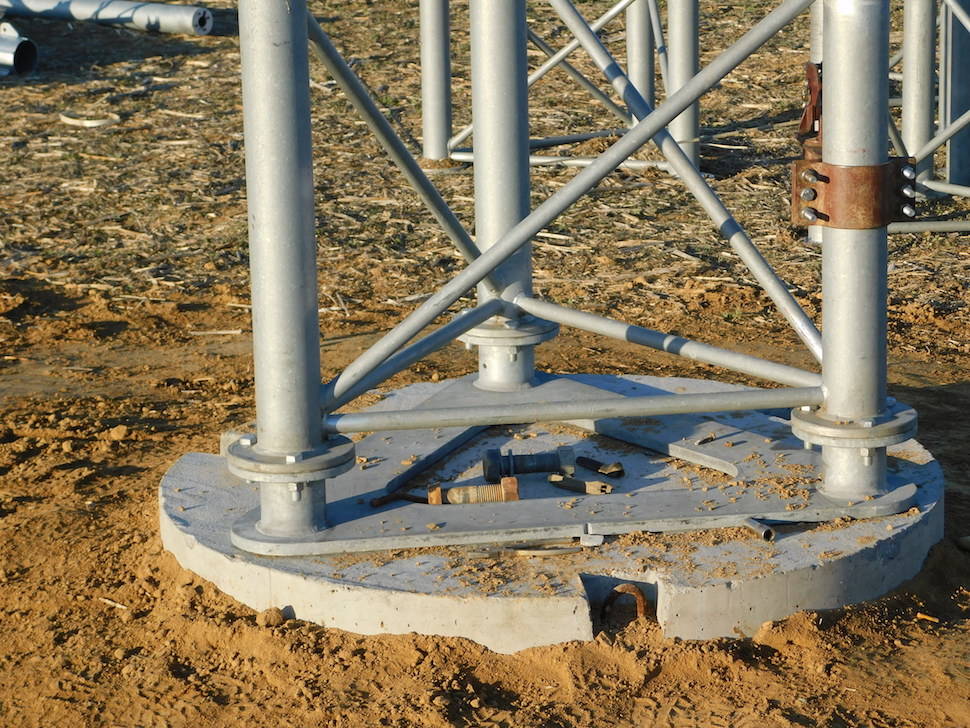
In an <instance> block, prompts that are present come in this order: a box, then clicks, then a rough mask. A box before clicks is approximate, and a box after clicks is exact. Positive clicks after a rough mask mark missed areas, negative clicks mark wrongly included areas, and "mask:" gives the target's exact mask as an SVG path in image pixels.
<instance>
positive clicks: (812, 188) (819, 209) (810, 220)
mask: <svg viewBox="0 0 970 728" xmlns="http://www.w3.org/2000/svg"><path fill="white" fill-rule="evenodd" d="M912 164H913V160H911V159H906V158H893V159H891V160H890V161H889V162H887V163H886V164H878V165H868V166H857V167H847V166H842V165H837V164H827V163H825V162H821V161H813V160H807V159H802V160H798V161H796V162H795V163H794V165H793V167H792V216H791V222H792V224H793V225H799V226H805V225H820V226H822V227H834V228H842V229H848V230H867V229H871V228H878V227H884V226H885V225H887V224H889V223H890V222H893V221H896V220H905V219H907V215H906V214H905V213H904V212H903V208H904V207H905V206H907V205H912V204H913V201H912V200H911V199H908V198H907V197H906V196H904V195H903V192H902V189H903V187H904V186H906V184H907V180H906V178H905V177H904V176H903V172H902V170H903V169H904V168H905V167H908V166H912Z"/></svg>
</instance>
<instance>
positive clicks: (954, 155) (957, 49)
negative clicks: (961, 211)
mask: <svg viewBox="0 0 970 728" xmlns="http://www.w3.org/2000/svg"><path fill="white" fill-rule="evenodd" d="M950 3H952V4H953V5H954V6H956V7H958V8H962V9H964V10H970V0H950V2H947V3H944V5H943V16H942V18H941V20H942V22H941V24H940V33H941V39H940V55H941V70H940V127H941V128H944V127H947V126H949V125H950V124H951V123H952V122H953V121H955V120H956V119H958V118H959V117H960V116H961V115H962V114H963V113H964V112H966V111H967V110H970V29H968V28H966V27H964V25H963V23H962V22H961V20H960V18H959V17H957V14H956V13H955V12H954V10H953V8H952V7H950ZM962 14H963V15H966V13H962ZM946 181H947V182H949V183H951V184H957V185H970V128H965V129H963V130H962V131H960V132H959V133H957V134H954V135H953V136H952V137H951V138H950V140H949V142H947V147H946Z"/></svg>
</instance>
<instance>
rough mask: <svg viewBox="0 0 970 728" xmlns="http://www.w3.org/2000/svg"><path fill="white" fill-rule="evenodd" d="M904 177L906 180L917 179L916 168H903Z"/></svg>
mask: <svg viewBox="0 0 970 728" xmlns="http://www.w3.org/2000/svg"><path fill="white" fill-rule="evenodd" d="M902 172H903V177H905V178H906V179H916V169H915V168H914V167H910V166H906V167H903V170H902Z"/></svg>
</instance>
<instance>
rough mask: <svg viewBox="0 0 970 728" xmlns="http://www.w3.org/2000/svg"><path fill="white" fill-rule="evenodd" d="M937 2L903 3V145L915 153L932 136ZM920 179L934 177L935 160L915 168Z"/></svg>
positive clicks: (909, 0) (929, 160)
mask: <svg viewBox="0 0 970 728" xmlns="http://www.w3.org/2000/svg"><path fill="white" fill-rule="evenodd" d="M935 71H936V0H906V2H905V3H904V4H903V128H902V135H903V144H904V145H905V146H906V149H907V151H908V152H909V153H910V154H915V153H916V152H917V151H919V150H920V149H922V148H923V146H924V145H925V144H926V143H927V142H928V141H929V140H930V139H931V138H932V137H933V118H934V104H933V97H934V85H935V81H936V73H935ZM916 170H917V179H918V180H919V181H923V180H925V179H927V178H930V177H932V176H933V159H932V157H930V158H928V159H925V160H923V161H922V162H920V163H919V164H917V165H916Z"/></svg>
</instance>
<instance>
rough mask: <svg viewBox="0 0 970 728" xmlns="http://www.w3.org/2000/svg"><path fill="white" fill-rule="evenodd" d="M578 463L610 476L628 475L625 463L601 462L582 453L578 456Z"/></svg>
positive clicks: (620, 476) (582, 466)
mask: <svg viewBox="0 0 970 728" xmlns="http://www.w3.org/2000/svg"><path fill="white" fill-rule="evenodd" d="M576 464H577V465H578V466H580V467H581V468H586V469H587V470H592V471H593V472H594V473H599V474H600V475H605V476H606V477H608V478H622V477H623V476H624V475H626V471H625V470H624V469H623V463H619V462H617V463H601V462H600V461H599V460H594V459H593V458H588V457H585V456H583V455H580V456H579V457H577V458H576Z"/></svg>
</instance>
